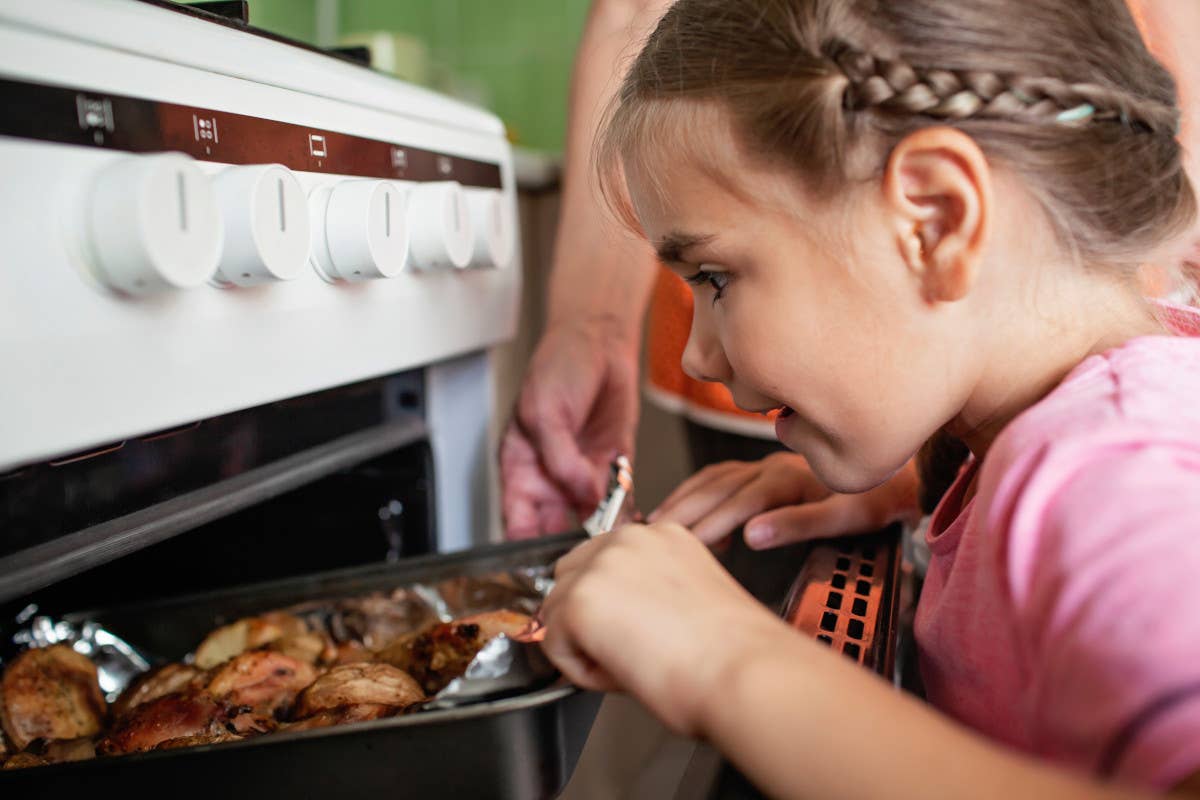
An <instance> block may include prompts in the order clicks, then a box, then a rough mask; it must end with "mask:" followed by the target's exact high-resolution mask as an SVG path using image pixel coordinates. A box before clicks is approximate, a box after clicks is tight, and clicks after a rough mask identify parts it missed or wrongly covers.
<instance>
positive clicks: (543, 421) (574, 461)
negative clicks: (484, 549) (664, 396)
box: [500, 318, 638, 539]
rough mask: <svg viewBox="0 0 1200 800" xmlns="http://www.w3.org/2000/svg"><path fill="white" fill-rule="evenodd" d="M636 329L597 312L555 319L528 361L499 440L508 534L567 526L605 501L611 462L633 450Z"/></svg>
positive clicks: (529, 534) (520, 536) (520, 535)
mask: <svg viewBox="0 0 1200 800" xmlns="http://www.w3.org/2000/svg"><path fill="white" fill-rule="evenodd" d="M637 369H638V365H637V345H636V336H632V335H631V334H630V332H629V331H624V330H621V328H620V326H619V324H617V323H615V322H612V321H609V320H605V319H600V318H598V319H593V320H584V321H570V322H557V323H552V324H551V326H550V327H549V328H548V329H547V330H546V333H545V334H544V335H543V337H542V340H541V342H540V343H539V344H538V347H537V351H536V352H535V353H534V356H533V359H532V361H531V362H530V366H529V370H528V372H526V374H525V380H524V383H523V384H522V387H521V394H520V396H519V398H518V399H517V407H516V410H515V412H514V415H513V419H512V420H511V421H510V422H509V425H508V429H507V430H506V431H505V434H504V438H503V440H502V441H501V444H500V474H501V478H502V480H503V484H504V500H503V508H504V519H505V526H506V535H507V536H508V538H510V539H526V538H530V537H533V536H539V535H541V534H546V533H555V532H558V531H563V530H566V529H568V528H569V527H570V526H571V524H572V521H571V516H572V514H573V513H574V514H575V515H578V516H586V515H587V514H590V513H591V512H592V510H593V509H594V508H595V506H596V504H597V503H598V502H599V501H600V498H601V495H602V493H603V491H604V483H605V480H606V477H607V475H608V465H609V463H610V462H611V461H612V458H613V456H615V455H616V454H617V453H618V452H622V453H626V454H628V455H629V456H630V457H632V456H633V443H634V433H635V430H636V428H637V413H638V397H637Z"/></svg>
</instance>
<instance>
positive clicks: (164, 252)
mask: <svg viewBox="0 0 1200 800" xmlns="http://www.w3.org/2000/svg"><path fill="white" fill-rule="evenodd" d="M87 230H88V239H89V242H90V244H91V253H92V257H93V258H94V260H95V266H96V268H97V271H98V272H99V277H100V278H101V279H102V280H103V281H104V282H105V283H107V284H108V285H109V286H111V287H113V288H114V289H120V290H121V291H125V292H130V293H134V294H144V293H150V292H161V291H166V290H169V289H190V288H192V287H195V286H202V285H203V284H204V283H205V282H207V281H208V280H209V279H210V278H211V277H212V275H213V271H214V270H215V269H216V267H217V259H218V257H219V256H220V254H221V241H222V226H221V215H220V212H219V211H218V210H217V199H216V196H215V195H214V194H213V189H212V184H211V183H210V182H209V179H208V176H206V175H205V174H204V173H203V172H201V171H200V169H199V168H198V167H197V166H196V165H195V163H194V162H193V161H192V159H191V158H189V157H188V156H185V155H183V154H181V153H163V154H160V155H152V156H132V157H129V158H122V159H120V160H119V161H116V162H114V163H113V164H111V165H109V166H108V167H106V168H104V169H103V170H101V171H100V173H99V174H98V175H97V176H96V180H95V183H94V184H93V185H92V189H91V196H90V197H89V202H88V208H87Z"/></svg>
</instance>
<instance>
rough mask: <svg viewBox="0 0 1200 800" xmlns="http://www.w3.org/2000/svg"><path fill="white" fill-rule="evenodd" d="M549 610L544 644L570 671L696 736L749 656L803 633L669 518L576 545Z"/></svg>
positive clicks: (560, 570)
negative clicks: (630, 698)
mask: <svg viewBox="0 0 1200 800" xmlns="http://www.w3.org/2000/svg"><path fill="white" fill-rule="evenodd" d="M542 615H543V619H544V620H545V622H546V639H545V641H544V642H543V648H544V650H545V652H546V655H547V656H548V657H549V658H550V660H551V661H552V662H554V664H555V666H557V667H558V668H559V669H560V670H561V671H562V673H563V674H564V675H566V676H567V678H568V679H570V680H571V681H572V682H574V683H575V684H576V685H578V686H581V687H584V688H587V689H598V690H604V691H609V690H621V691H627V692H630V693H631V694H633V695H634V696H636V697H637V698H638V699H639V700H640V701H641V702H642V703H643V704H644V705H645V706H646V707H647V708H648V709H650V711H651V712H653V713H654V714H655V716H657V717H658V718H659V719H661V720H663V721H664V722H665V723H666V724H667V725H668V726H669V727H670V728H671V729H672V730H674V731H676V732H677V733H680V734H683V735H688V736H698V735H701V734H702V733H703V728H704V726H703V721H704V718H705V716H706V714H707V713H708V710H709V709H711V708H712V704H713V703H720V702H721V698H722V688H723V686H726V685H727V684H728V680H729V678H730V676H731V675H733V674H734V673H735V672H736V671H737V669H738V668H739V666H740V665H741V664H744V663H745V661H746V659H748V658H752V657H754V655H755V653H757V652H770V651H771V648H772V641H776V642H777V641H778V637H780V636H787V635H789V633H794V632H791V631H790V629H789V628H788V627H787V626H786V625H785V624H784V623H783V622H781V621H780V620H779V619H777V618H775V617H774V616H773V615H772V614H771V613H770V612H769V611H768V610H767V609H766V608H764V607H763V606H761V605H759V604H758V603H757V602H756V601H755V600H754V599H753V598H752V597H751V596H750V595H749V594H747V593H746V591H745V590H744V589H742V587H741V586H739V585H738V583H737V581H735V580H734V579H733V578H732V577H731V576H730V575H729V573H728V572H726V571H725V570H724V569H723V568H722V567H721V566H720V564H718V563H717V561H716V559H715V558H714V557H713V555H712V553H710V552H709V550H708V549H707V548H706V547H705V546H704V545H703V544H701V542H700V541H699V540H698V539H697V538H696V537H695V536H693V535H692V533H691V532H690V531H688V530H687V529H686V528H683V527H681V526H679V525H676V524H674V523H669V522H660V523H656V524H653V525H628V526H626V527H624V528H621V529H619V530H616V531H613V532H611V533H608V534H605V535H603V536H600V537H598V538H596V539H593V540H591V541H589V542H585V543H584V544H582V545H580V546H579V547H577V548H576V549H575V550H573V551H571V552H570V553H568V554H567V555H566V556H565V557H563V558H562V559H560V560H559V562H558V566H557V568H556V570H555V588H554V591H553V592H551V593H550V596H549V598H547V600H546V604H545V605H544V606H543V608H542Z"/></svg>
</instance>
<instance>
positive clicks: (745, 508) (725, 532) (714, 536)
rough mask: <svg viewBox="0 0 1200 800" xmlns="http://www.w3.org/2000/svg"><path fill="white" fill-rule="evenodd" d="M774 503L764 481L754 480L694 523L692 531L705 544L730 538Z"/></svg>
mask: <svg viewBox="0 0 1200 800" xmlns="http://www.w3.org/2000/svg"><path fill="white" fill-rule="evenodd" d="M772 505H773V504H772V503H771V498H770V497H769V496H768V495H767V494H766V492H765V491H764V487H763V482H762V481H761V480H753V481H751V482H749V483H747V484H746V485H744V486H742V487H741V488H740V489H738V490H737V491H736V492H734V493H733V494H732V495H730V496H729V497H727V498H725V499H724V500H722V501H721V502H720V503H718V504H717V505H716V506H715V507H714V508H712V509H710V510H709V511H708V512H707V513H706V514H705V515H704V516H703V518H701V519H700V521H699V522H696V523H695V524H693V525H692V533H694V534H696V538H698V539H699V540H700V541H702V542H704V543H705V544H708V545H711V544H715V543H717V542H719V541H721V540H722V539H725V538H728V537H729V535H730V534H731V533H733V532H734V531H735V530H737V529H738V527H739V526H741V525H743V524H744V523H745V522H746V521H747V520H749V519H750V518H751V517H753V516H754V515H755V514H758V513H760V512H761V511H762V510H763V509H765V508H770V507H771V506H772Z"/></svg>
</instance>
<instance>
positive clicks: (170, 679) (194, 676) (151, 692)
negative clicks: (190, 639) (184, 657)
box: [112, 664, 207, 719]
mask: <svg viewBox="0 0 1200 800" xmlns="http://www.w3.org/2000/svg"><path fill="white" fill-rule="evenodd" d="M206 682H207V673H205V672H204V671H203V670H200V669H197V668H196V667H193V666H190V665H188V664H166V665H164V666H162V667H159V668H158V669H153V670H150V671H149V672H147V673H146V674H145V675H142V676H141V677H140V678H138V679H137V680H135V681H134V682H133V683H131V684H129V686H128V687H126V689H125V691H123V692H121V696H120V697H118V698H117V701H116V702H115V703H113V705H112V713H113V716H114V717H115V718H118V719H119V718H121V717H123V716H125V715H126V714H128V713H129V712H130V711H132V710H133V709H135V708H137V707H138V706H140V705H141V704H142V703H148V702H150V701H151V700H157V699H158V698H160V697H162V696H163V695H168V694H173V693H175V692H182V691H186V690H187V689H191V688H201V687H203V685H204V684H205V683H206Z"/></svg>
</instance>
